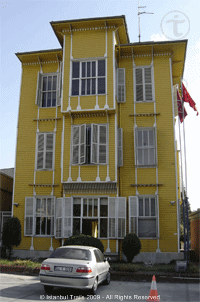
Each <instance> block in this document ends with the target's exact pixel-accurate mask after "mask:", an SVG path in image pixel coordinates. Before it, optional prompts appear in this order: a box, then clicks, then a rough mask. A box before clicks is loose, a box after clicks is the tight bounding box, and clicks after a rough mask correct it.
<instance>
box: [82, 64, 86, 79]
mask: <svg viewBox="0 0 200 302" xmlns="http://www.w3.org/2000/svg"><path fill="white" fill-rule="evenodd" d="M85 69H86V63H85V62H82V77H83V78H85V74H86V72H85Z"/></svg>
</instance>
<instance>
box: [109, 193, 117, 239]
mask: <svg viewBox="0 0 200 302" xmlns="http://www.w3.org/2000/svg"><path fill="white" fill-rule="evenodd" d="M116 202H117V197H109V199H108V221H109V231H108V234H109V238H116V229H117V226H116V223H117V219H116V215H117V211H116Z"/></svg>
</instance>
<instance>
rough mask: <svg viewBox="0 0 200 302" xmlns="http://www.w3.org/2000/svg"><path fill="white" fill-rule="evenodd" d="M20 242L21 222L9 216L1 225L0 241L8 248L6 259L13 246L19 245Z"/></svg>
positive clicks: (9, 255)
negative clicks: (0, 237)
mask: <svg viewBox="0 0 200 302" xmlns="http://www.w3.org/2000/svg"><path fill="white" fill-rule="evenodd" d="M20 242H21V224H20V221H19V219H18V218H17V217H11V218H9V219H8V220H7V221H6V222H5V223H4V225H3V232H2V243H3V246H4V247H5V248H6V249H7V250H8V256H7V257H8V259H10V257H11V254H12V250H13V246H18V245H20Z"/></svg>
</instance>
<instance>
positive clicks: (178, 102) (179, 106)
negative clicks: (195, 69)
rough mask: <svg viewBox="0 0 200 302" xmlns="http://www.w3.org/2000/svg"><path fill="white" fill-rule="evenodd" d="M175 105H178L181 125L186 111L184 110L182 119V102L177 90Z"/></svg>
mask: <svg viewBox="0 0 200 302" xmlns="http://www.w3.org/2000/svg"><path fill="white" fill-rule="evenodd" d="M177 105H178V116H179V118H180V121H181V123H182V122H183V120H184V118H185V117H186V116H187V111H186V110H185V108H184V117H183V102H182V99H181V96H180V93H179V91H178V90H177Z"/></svg>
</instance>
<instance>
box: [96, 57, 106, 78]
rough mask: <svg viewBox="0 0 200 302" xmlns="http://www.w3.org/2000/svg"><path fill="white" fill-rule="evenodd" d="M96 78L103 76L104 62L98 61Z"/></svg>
mask: <svg viewBox="0 0 200 302" xmlns="http://www.w3.org/2000/svg"><path fill="white" fill-rule="evenodd" d="M98 76H99V77H103V76H105V60H99V61H98Z"/></svg>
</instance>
